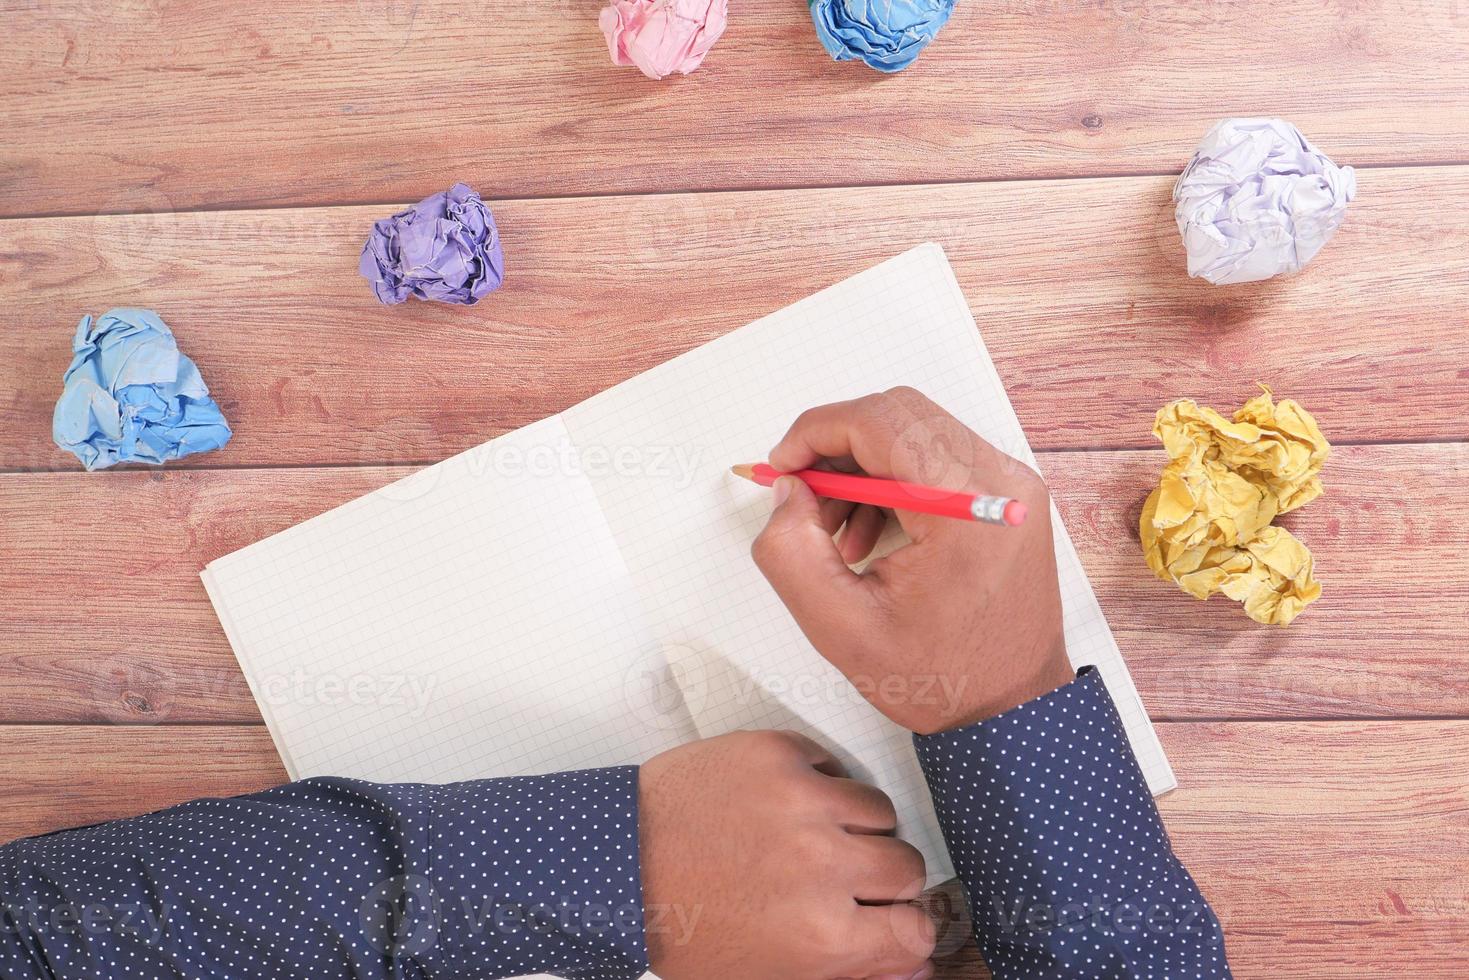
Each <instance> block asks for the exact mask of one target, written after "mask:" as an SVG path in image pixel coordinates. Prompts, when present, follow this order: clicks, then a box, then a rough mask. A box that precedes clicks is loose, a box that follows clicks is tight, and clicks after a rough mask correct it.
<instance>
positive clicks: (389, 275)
mask: <svg viewBox="0 0 1469 980" xmlns="http://www.w3.org/2000/svg"><path fill="white" fill-rule="evenodd" d="M357 271H358V272H360V273H361V274H362V277H363V278H364V279H366V280H367V281H368V282H370V283H372V291H373V293H374V294H375V295H376V296H377V298H378V300H379V301H380V302H382V303H385V304H387V305H389V306H391V305H394V304H396V303H402V302H404V301H405V300H407V299H408V297H409V296H417V297H418V298H419V299H431V300H435V301H437V302H440V303H455V304H458V305H460V306H473V305H474V304H475V303H478V302H479V301H480V300H481V299H483V298H484V297H485V295H486V294H487V293H489V292H491V291H493V290H495V289H498V288H499V286H500V282H501V281H502V280H503V279H504V278H505V253H504V252H503V251H501V249H500V233H499V231H498V230H497V229H496V228H495V216H494V215H493V214H491V213H490V209H489V206H488V205H486V204H485V202H484V201H482V200H480V196H479V195H478V194H476V193H475V192H474V191H472V190H470V189H469V187H468V186H467V185H465V184H455V185H454V186H453V187H451V188H449V189H448V190H447V191H445V192H443V193H441V194H434V195H432V196H431V197H426V198H424V199H423V200H422V201H419V202H418V203H417V204H415V205H413V207H411V208H409V209H408V210H406V211H400V212H398V213H397V214H395V215H393V216H392V217H391V218H381V219H379V220H378V221H376V222H374V223H373V226H372V234H371V235H370V236H369V237H368V239H367V244H366V245H364V246H362V260H361V261H360V262H359V263H358V264H357Z"/></svg>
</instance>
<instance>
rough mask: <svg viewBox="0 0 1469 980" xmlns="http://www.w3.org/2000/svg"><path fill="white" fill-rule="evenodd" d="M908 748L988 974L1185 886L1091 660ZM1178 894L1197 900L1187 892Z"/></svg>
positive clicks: (918, 738) (1183, 912)
mask: <svg viewBox="0 0 1469 980" xmlns="http://www.w3.org/2000/svg"><path fill="white" fill-rule="evenodd" d="M914 743H915V745H916V746H917V749H918V758H919V762H920V763H921V765H922V767H923V771H924V774H925V775H926V776H927V778H928V784H929V788H930V790H931V792H932V794H933V801H934V807H935V809H936V810H937V813H938V818H939V823H940V825H941V826H942V828H943V831H944V837H945V839H946V840H947V842H948V845H949V853H950V856H951V857H952V858H953V861H954V867H955V870H956V871H957V872H958V874H959V877H960V879H961V880H962V881H963V883H964V886H965V890H966V892H967V893H968V896H969V903H970V907H971V913H972V915H973V917H974V925H975V932H976V936H977V938H978V939H979V940H980V944H981V947H982V948H983V949H984V952H985V955H986V958H987V959H990V963H991V967H992V968H994V967H995V966H996V965H997V964H996V962H995V959H994V957H1003V956H1004V955H1005V953H1006V949H1007V948H1008V949H1009V950H1010V951H1011V952H1013V951H1014V948H1015V947H1016V946H1018V947H1021V948H1024V947H1029V946H1032V945H1033V944H1034V943H1035V942H1036V941H1037V940H1038V939H1041V937H1040V936H1039V935H1038V934H1043V933H1051V932H1053V931H1054V930H1056V929H1058V928H1059V929H1065V928H1067V927H1068V926H1074V925H1075V924H1076V923H1079V922H1082V921H1086V920H1093V919H1095V918H1096V917H1097V916H1098V915H1099V914H1102V915H1106V914H1108V913H1110V911H1111V910H1114V909H1116V908H1117V907H1119V906H1120V905H1123V904H1125V903H1126V902H1127V901H1128V900H1129V899H1131V898H1133V897H1135V896H1138V895H1153V896H1162V895H1166V894H1168V893H1169V892H1170V889H1169V887H1168V885H1169V883H1170V882H1174V881H1179V880H1188V877H1187V872H1186V871H1184V870H1183V868H1182V867H1181V866H1180V865H1179V864H1178V861H1177V859H1176V858H1174V856H1173V851H1172V847H1171V845H1170V843H1169V840H1168V834H1167V832H1166V831H1165V830H1164V829H1163V821H1162V819H1161V818H1160V817H1159V814H1158V808H1157V806H1156V805H1155V804H1154V802H1153V797H1152V794H1151V793H1150V792H1149V791H1148V786H1147V782H1146V780H1144V778H1143V774H1142V769H1141V768H1140V767H1139V765H1138V763H1137V759H1136V758H1135V757H1134V756H1133V753H1132V747H1131V745H1130V744H1129V742H1128V739H1127V733H1126V731H1125V730H1124V729H1123V726H1122V719H1121V718H1120V717H1119V716H1118V714H1117V709H1116V706H1115V705H1114V704H1113V702H1112V699H1111V697H1110V696H1109V695H1108V694H1107V689H1106V687H1105V686H1104V685H1103V683H1102V678H1101V675H1100V674H1099V673H1098V672H1097V671H1096V670H1095V669H1094V668H1091V667H1086V668H1083V669H1082V670H1081V672H1080V673H1079V674H1078V675H1077V677H1076V678H1075V679H1074V680H1073V681H1071V682H1070V683H1069V684H1066V685H1065V686H1063V687H1061V688H1058V689H1057V690H1055V691H1052V692H1051V693H1050V694H1046V695H1044V696H1042V697H1039V698H1036V699H1035V700H1033V701H1029V702H1027V703H1025V704H1023V705H1021V706H1020V707H1018V708H1014V709H1012V710H1010V711H1007V712H1006V713H1004V714H1002V715H999V716H997V717H995V718H991V719H989V720H987V721H983V722H980V723H978V724H974V725H969V726H967V727H965V728H959V729H955V730H953V731H947V732H940V733H938V734H935V735H921V736H915V737H914ZM1180 876H1181V877H1180ZM1189 883H1190V885H1191V884H1192V882H1191V881H1190V882H1189ZM1181 897H1183V898H1186V899H1187V900H1188V901H1189V902H1196V903H1202V899H1201V898H1200V897H1198V895H1197V892H1196V891H1195V890H1194V889H1192V888H1189V889H1186V894H1184V895H1182V896H1181ZM1203 908H1204V910H1205V911H1207V906H1204V907H1203ZM1179 914H1180V916H1187V915H1188V912H1187V910H1179ZM1206 918H1207V919H1209V920H1212V915H1209V916H1206ZM1041 942H1042V944H1043V942H1044V940H1043V939H1041Z"/></svg>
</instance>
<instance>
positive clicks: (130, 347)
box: [51, 309, 232, 470]
mask: <svg viewBox="0 0 1469 980" xmlns="http://www.w3.org/2000/svg"><path fill="white" fill-rule="evenodd" d="M71 346H72V350H73V351H74V352H75V356H74V357H73V358H72V362H71V366H70V367H68V368H67V369H66V374H65V375H63V377H62V384H63V388H62V391H61V397H60V398H59V399H58V400H57V402H56V412H55V414H54V415H53V416H52V419H51V435H52V437H53V438H54V439H55V440H56V445H58V446H60V447H61V448H62V449H65V450H66V451H67V452H69V453H74V454H75V455H76V457H77V459H80V460H81V461H82V465H83V466H85V467H86V468H87V469H89V470H100V469H104V468H106V467H108V466H111V465H113V464H114V463H131V462H138V463H162V462H164V461H166V460H170V459H180V458H182V457H184V456H189V455H192V454H193V453H204V452H208V451H209V450H211V449H218V448H219V447H220V446H223V445H224V444H225V443H227V442H229V441H230V435H231V434H232V433H231V432H230V427H229V423H228V422H226V421H225V420H224V415H223V414H222V413H221V412H220V410H219V406H218V405H216V404H215V403H214V399H212V398H210V397H209V388H208V386H207V385H205V384H204V378H203V377H202V376H201V375H200V374H199V369H198V368H197V367H196V366H195V365H194V362H193V361H191V360H189V359H188V358H187V357H185V356H184V355H183V354H182V353H180V351H179V347H178V343H177V342H175V340H174V338H173V331H171V330H169V329H168V325H167V324H165V323H164V322H163V319H162V318H161V317H159V315H158V314H157V313H154V312H153V311H152V310H129V309H116V310H108V311H107V312H106V313H104V314H102V315H101V316H100V317H97V318H96V319H95V320H93V318H92V317H91V316H84V317H82V322H81V323H80V324H78V326H77V332H76V338H75V339H74V340H73V341H72V345H71Z"/></svg>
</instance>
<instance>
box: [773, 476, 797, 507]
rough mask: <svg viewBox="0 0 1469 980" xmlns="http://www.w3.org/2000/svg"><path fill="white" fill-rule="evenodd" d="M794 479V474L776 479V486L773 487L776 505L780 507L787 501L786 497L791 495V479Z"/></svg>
mask: <svg viewBox="0 0 1469 980" xmlns="http://www.w3.org/2000/svg"><path fill="white" fill-rule="evenodd" d="M794 479H795V477H793V476H783V477H781V478H780V479H779V480H776V481H775V486H774V487H773V488H772V489H773V490H775V506H777V507H779V506H780V505H781V504H783V503H785V502H786V498H787V497H789V496H790V495H791V481H792V480H794Z"/></svg>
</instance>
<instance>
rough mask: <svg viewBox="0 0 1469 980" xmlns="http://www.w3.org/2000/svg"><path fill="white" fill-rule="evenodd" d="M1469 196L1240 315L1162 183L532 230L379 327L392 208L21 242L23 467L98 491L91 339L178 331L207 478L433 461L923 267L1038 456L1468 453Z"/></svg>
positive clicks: (12, 252)
mask: <svg viewBox="0 0 1469 980" xmlns="http://www.w3.org/2000/svg"><path fill="white" fill-rule="evenodd" d="M1466 183H1469V168H1448V169H1441V168H1412V169H1401V170H1390V171H1370V172H1366V173H1364V174H1363V177H1362V197H1361V199H1360V200H1359V202H1358V203H1357V204H1356V205H1354V206H1353V211H1352V214H1351V216H1350V217H1349V219H1348V221H1347V224H1346V225H1345V227H1344V228H1343V230H1342V231H1341V233H1340V234H1339V236H1338V238H1337V240H1336V241H1334V242H1332V243H1331V245H1330V246H1329V247H1328V248H1327V249H1326V250H1325V251H1324V252H1323V253H1322V254H1321V256H1319V258H1318V260H1317V263H1316V265H1314V266H1313V267H1312V268H1310V269H1308V270H1307V272H1306V273H1305V274H1304V275H1302V276H1299V277H1297V278H1295V279H1293V280H1290V281H1283V282H1271V283H1264V284H1259V285H1254V286H1245V287H1237V288H1232V289H1230V288H1226V289H1220V288H1216V287H1212V286H1208V285H1206V284H1202V283H1200V282H1198V281H1194V280H1189V279H1188V278H1187V277H1186V276H1185V274H1184V271H1183V261H1182V255H1181V252H1180V250H1179V246H1178V244H1177V232H1176V230H1175V229H1174V228H1173V226H1172V219H1171V217H1170V214H1169V209H1168V205H1167V200H1168V192H1169V181H1168V180H1167V179H1162V178H1126V179H1118V180H1092V181H1061V182H1028V183H1011V184H970V185H957V186H953V185H951V186H925V187H904V188H885V189H880V190H831V191H802V192H794V191H778V192H758V193H741V194H706V195H659V196H653V197H636V198H599V199H594V200H576V201H566V200H563V201H535V202H529V201H517V202H509V203H505V204H502V205H500V206H499V208H498V211H499V215H500V220H501V224H502V226H503V228H504V237H505V241H506V242H507V243H508V245H507V247H508V249H509V260H508V261H509V270H508V277H509V278H508V280H507V284H506V286H505V287H504V289H503V290H501V291H500V292H498V293H496V294H494V295H492V296H490V297H489V298H488V299H487V300H486V301H485V302H483V303H481V304H479V305H478V306H476V307H473V308H472V309H463V308H451V307H445V306H442V305H439V304H429V303H417V302H414V303H411V304H408V305H406V306H402V307H396V308H391V309H389V308H384V307H381V306H379V305H378V304H377V303H376V301H375V300H374V299H373V298H372V296H371V293H370V291H369V290H368V289H367V286H366V284H365V283H364V282H363V281H362V280H361V279H360V278H359V277H358V275H357V272H356V266H357V255H358V252H359V251H360V248H361V243H362V239H363V236H364V235H365V233H366V229H367V228H368V227H369V225H370V223H371V221H372V219H373V218H374V217H375V216H377V215H379V214H380V213H382V209H368V208H346V209H308V210H278V211H254V212H230V213H194V214H186V215H151V216H143V217H103V218H77V219H40V220H27V221H13V222H5V223H4V224H3V225H0V228H3V233H0V237H3V244H0V287H3V288H4V290H5V292H6V295H7V296H8V297H10V303H9V306H8V311H9V313H10V314H11V318H12V319H11V322H12V324H13V325H12V327H11V328H10V329H7V330H4V331H0V412H3V413H4V415H3V418H4V422H5V424H3V425H0V468H9V469H17V468H19V469H53V468H78V464H77V463H76V461H75V460H74V459H72V457H70V456H69V455H67V454H65V453H63V452H61V451H60V450H58V449H57V448H56V447H55V446H54V445H52V443H51V440H50V429H49V425H50V418H51V413H52V410H53V407H54V405H55V401H56V397H57V395H58V394H59V392H60V377H61V374H62V372H63V371H64V370H65V368H66V365H67V364H68V362H69V360H70V356H71V351H70V339H71V336H72V333H73V332H74V329H75V324H76V320H77V319H78V318H79V317H80V315H81V314H82V313H83V312H100V311H102V310H105V309H107V308H109V307H112V306H117V305H137V306H148V307H152V308H154V309H157V310H158V311H159V312H160V313H162V314H163V316H164V317H165V319H167V320H168V322H169V323H170V324H171V325H172V326H173V328H174V329H175V331H176V332H177V334H178V336H179V338H180V343H181V345H182V347H183V349H184V350H185V352H186V353H189V354H190V355H191V356H192V357H194V359H195V360H197V361H198V362H199V364H200V366H201V369H202V370H203V372H204V375H205V377H206V379H207V380H208V382H209V384H210V385H211V387H212V388H213V390H214V392H215V394H216V396H217V397H218V398H219V399H220V401H221V403H222V404H223V406H224V407H225V409H226V412H227V414H228V415H229V417H230V419H231V420H232V421H233V423H234V426H235V429H236V435H235V438H234V441H233V442H232V443H231V444H230V445H229V446H227V447H226V448H225V449H224V450H222V451H220V452H217V453H214V454H210V455H207V456H203V457H195V458H193V459H191V460H187V461H185V463H184V464H183V465H190V466H246V465H250V466H253V465H276V464H290V465H302V464H338V463H385V462H407V461H421V462H429V461H434V460H437V459H441V458H444V457H446V456H449V455H452V454H454V453H456V452H459V451H461V450H463V449H465V448H468V447H469V446H472V445H476V444H478V443H480V442H482V441H484V440H485V439H486V438H488V437H489V436H491V435H494V434H497V433H499V432H503V431H505V430H507V429H511V428H516V427H518V426H521V425H524V424H526V423H528V422H531V421H534V420H536V419H539V418H542V417H544V416H546V415H549V414H552V413H554V412H557V411H560V410H561V409H563V408H566V407H567V406H569V405H572V404H574V403H576V402H578V401H580V400H582V399H584V398H586V397H589V396H590V395H593V394H595V393H596V392H598V391H601V390H603V389H604V388H606V387H608V386H610V385H612V384H614V383H616V382H618V381H621V380H623V379H625V378H627V377H630V376H632V375H634V374H636V373H638V372H641V371H643V370H646V369H647V368H650V367H652V366H654V365H656V364H658V363H661V362H662V361H664V360H667V359H668V358H669V357H671V356H673V355H675V354H678V353H681V352H683V351H685V350H687V349H689V348H691V347H693V346H696V345H698V344H700V343H703V342H705V341H707V340H710V339H712V338H713V337H716V336H719V335H720V334H723V333H725V332H727V331H729V330H731V329H733V328H735V327H738V326H740V325H742V324H744V323H746V322H748V321H750V320H753V319H755V318H756V317H759V316H762V315H764V314H766V313H769V312H771V311H773V310H776V309H779V308H780V307H782V306H785V305H787V304H789V303H791V302H793V301H795V300H797V299H800V298H802V297H803V296H805V295H808V294H810V293H811V292H813V291H814V290H816V289H817V288H819V287H821V286H824V285H827V284H829V283H832V282H835V281H838V280H840V279H842V278H845V277H846V276H848V275H851V274H853V273H856V272H858V271H860V270H862V269H864V268H867V267H868V266H871V265H873V264H875V263H877V262H879V261H881V260H882V259H885V258H888V257H891V256H892V255H894V254H896V253H897V252H899V251H901V250H903V249H906V248H908V247H910V246H912V245H914V244H916V243H919V242H922V241H925V240H929V239H932V240H937V241H940V242H943V243H945V245H946V247H947V248H948V250H949V254H950V257H951V259H952V261H953V263H954V266H955V268H956V270H957V272H958V275H959V278H960V281H961V283H962V284H963V286H964V290H965V293H966V295H967V296H968V298H969V301H970V304H971V305H972V307H973V309H974V312H975V315H976V317H977V319H978V320H979V322H980V325H981V329H982V331H983V332H984V335H985V339H986V342H987V343H988V345H989V346H990V349H991V351H992V352H993V354H994V357H995V360H996V363H997V364H998V366H999V369H1000V374H1001V377H1002V378H1004V379H1005V381H1006V383H1007V385H1008V388H1009V391H1010V394H1011V397H1012V399H1013V401H1014V402H1015V405H1016V409H1017V411H1018V412H1019V414H1020V418H1021V421H1022V422H1023V423H1024V424H1025V427H1026V429H1027V431H1028V432H1029V433H1030V438H1031V441H1032V443H1033V444H1034V445H1035V446H1036V447H1037V448H1041V449H1059V448H1147V447H1151V446H1153V445H1155V443H1154V440H1153V438H1152V436H1151V435H1150V433H1149V430H1150V428H1151V425H1152V417H1153V413H1154V411H1156V409H1157V408H1158V406H1159V404H1160V403H1161V402H1162V401H1164V400H1166V399H1167V398H1170V397H1177V396H1181V395H1186V394H1187V395H1194V396H1197V397H1199V398H1201V399H1204V400H1206V401H1208V402H1210V403H1213V404H1216V405H1218V406H1220V407H1221V408H1229V407H1231V406H1234V405H1237V404H1239V403H1240V402H1241V401H1243V400H1244V399H1245V398H1247V397H1248V396H1249V395H1250V394H1251V393H1253V390H1254V389H1253V384H1252V382H1253V381H1254V380H1256V379H1258V380H1262V381H1267V382H1270V383H1272V384H1274V385H1275V386H1276V387H1277V389H1278V390H1279V391H1280V392H1282V393H1283V394H1289V395H1291V396H1294V397H1296V398H1298V399H1300V400H1301V401H1302V403H1303V404H1305V405H1306V406H1307V407H1308V408H1310V409H1311V410H1312V411H1313V412H1315V413H1316V414H1317V415H1318V416H1319V417H1320V419H1321V422H1322V425H1323V427H1324V428H1325V430H1326V432H1327V433H1328V435H1329V436H1330V437H1332V438H1333V439H1336V440H1338V441H1344V440H1350V441H1375V440H1394V441H1399V440H1438V439H1462V438H1466V437H1469V419H1466V416H1465V414H1464V413H1463V412H1462V411H1461V410H1460V409H1461V408H1462V406H1463V405H1464V404H1466V403H1469V369H1466V368H1465V367H1464V363H1463V357H1462V346H1463V337H1464V336H1465V335H1466V334H1469V308H1466V306H1465V304H1464V302H1463V297H1464V296H1465V295H1469V199H1466V198H1465V196H1464V195H1461V194H1453V193H1450V189H1451V188H1453V187H1457V186H1464V185H1465V184H1466ZM1425 195H1426V197H1425ZM834 215H836V216H839V217H838V220H833V216H834ZM675 257H676V258H675ZM774 437H775V434H774V433H772V438H774Z"/></svg>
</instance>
